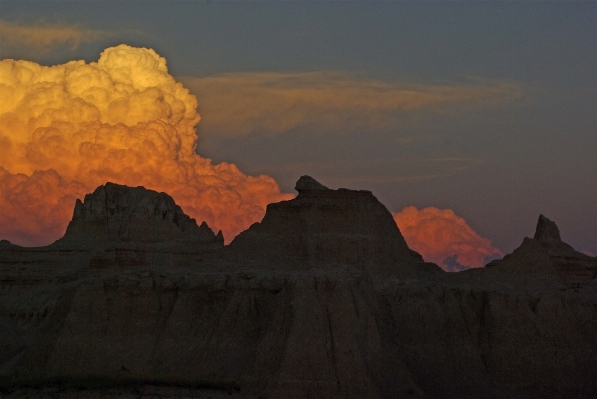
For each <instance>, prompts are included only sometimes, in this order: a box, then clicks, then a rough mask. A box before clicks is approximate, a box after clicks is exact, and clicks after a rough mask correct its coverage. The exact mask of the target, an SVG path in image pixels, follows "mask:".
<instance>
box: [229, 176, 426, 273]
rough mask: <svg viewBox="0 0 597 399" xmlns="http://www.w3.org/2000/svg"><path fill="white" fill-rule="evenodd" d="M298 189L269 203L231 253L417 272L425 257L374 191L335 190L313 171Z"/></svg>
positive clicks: (283, 262)
mask: <svg viewBox="0 0 597 399" xmlns="http://www.w3.org/2000/svg"><path fill="white" fill-rule="evenodd" d="M296 190H297V191H298V196H297V197H296V198H294V199H292V200H290V201H282V202H278V203H275V204H270V205H268V207H267V212H266V214H265V217H264V218H263V220H262V221H261V223H256V224H254V225H252V226H251V227H250V228H249V229H248V230H247V231H244V232H242V233H241V234H239V236H238V237H237V238H236V239H235V240H234V241H233V242H232V243H231V244H230V247H229V248H228V250H227V256H228V257H229V258H235V259H238V260H240V261H241V262H245V263H246V262H249V263H254V264H258V265H261V266H262V267H266V268H274V269H294V270H307V269H311V268H316V267H319V268H321V267H330V266H333V265H354V266H356V267H359V268H361V269H363V270H365V271H367V272H369V273H371V274H372V275H382V276H388V275H395V276H400V277H414V276H415V275H416V273H417V266H418V263H419V261H420V259H417V258H416V256H413V253H412V251H411V250H410V249H409V248H408V246H407V245H406V242H405V241H404V238H403V237H402V234H401V233H400V230H398V227H397V226H396V223H395V222H394V220H393V218H392V215H391V214H390V212H389V211H388V210H387V209H386V208H385V207H384V206H383V205H382V204H381V203H380V202H379V201H378V200H377V198H375V197H374V196H373V194H372V193H371V192H370V191H364V190H362V191H355V190H348V189H342V188H341V189H338V190H331V189H329V188H327V187H325V186H323V185H322V184H320V183H319V182H317V181H315V180H314V179H313V178H311V177H309V176H302V177H301V178H300V179H299V180H298V182H297V183H296Z"/></svg>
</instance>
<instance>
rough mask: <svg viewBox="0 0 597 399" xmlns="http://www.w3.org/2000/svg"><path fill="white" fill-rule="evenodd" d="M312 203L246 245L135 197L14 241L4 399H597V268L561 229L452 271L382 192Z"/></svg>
mask: <svg viewBox="0 0 597 399" xmlns="http://www.w3.org/2000/svg"><path fill="white" fill-rule="evenodd" d="M297 191H298V192H299V195H298V196H297V198H295V199H293V200H291V201H285V202H281V203H278V204H271V205H269V206H268V209H267V213H266V216H265V217H264V219H263V221H262V222H261V223H258V224H255V225H253V226H252V227H251V228H250V229H249V230H248V231H246V232H244V233H242V234H241V235H239V236H238V237H237V239H236V240H234V242H233V243H231V244H230V245H229V246H226V247H225V246H223V245H222V243H221V237H218V236H215V235H214V234H213V232H210V231H208V230H207V229H206V227H205V226H203V225H202V226H197V225H196V223H194V221H193V220H192V219H190V218H188V217H186V216H185V215H184V214H183V213H182V211H181V210H180V208H178V207H177V206H176V205H175V204H174V202H173V201H172V200H171V198H169V197H168V196H167V195H165V194H160V193H155V192H152V191H149V190H144V189H143V188H127V187H123V186H116V185H106V186H105V187H100V188H98V189H97V190H96V191H95V192H94V193H93V194H91V195H90V196H87V197H86V198H85V200H84V201H83V202H79V203H77V205H76V210H75V213H74V216H73V221H72V222H71V224H70V225H69V227H68V230H67V233H66V234H65V237H64V238H63V239H61V240H59V241H58V242H56V243H55V244H53V245H50V246H48V247H41V248H29V249H26V248H21V247H18V246H16V245H12V244H10V243H8V242H4V241H2V242H0V397H1V396H2V395H4V396H5V397H7V398H22V397H32V396H44V395H45V396H44V397H52V398H54V397H56V398H58V397H61V398H70V397H72V398H75V397H76V398H78V399H81V398H92V397H100V396H101V395H104V396H101V397H111V396H119V397H131V398H149V397H151V398H162V397H163V398H165V397H172V396H176V397H183V396H184V397H194V398H207V397H224V396H226V397H229V396H236V397H238V398H241V397H267V398H442V399H443V398H480V397H483V398H513V399H514V398H529V399H530V398H537V397H542V398H563V397H574V398H594V397H596V395H597V380H595V378H594V376H595V375H597V283H596V279H595V277H594V274H593V275H591V273H594V270H595V269H594V265H595V262H597V259H596V258H591V257H587V256H585V255H582V254H579V253H577V252H575V251H574V250H573V249H572V248H571V247H569V246H568V245H566V244H564V243H563V242H562V241H561V239H560V237H559V232H558V230H557V227H556V226H555V224H553V222H551V221H549V220H548V219H547V218H544V217H540V219H539V223H538V228H537V233H536V234H535V238H525V239H524V241H523V243H522V245H521V246H520V247H519V248H518V249H516V250H515V251H514V253H512V254H511V255H508V256H506V257H504V259H503V260H500V261H494V262H492V263H491V264H490V265H489V266H490V267H487V268H485V269H470V270H466V271H464V272H460V273H444V272H441V271H439V268H437V267H435V266H433V265H430V264H426V263H424V262H423V261H422V259H421V258H420V256H419V255H418V254H416V253H414V252H412V251H410V250H409V249H408V247H407V246H406V244H405V243H404V240H403V238H402V235H401V234H400V232H399V230H398V228H397V227H396V225H395V224H394V223H393V221H392V217H391V215H390V214H389V212H388V211H387V210H386V209H385V208H384V207H383V206H382V205H381V204H380V203H379V202H378V201H377V200H376V199H375V197H374V196H373V195H372V194H371V193H370V192H366V191H353V190H346V189H339V190H330V189H328V188H326V187H324V186H323V185H321V184H319V183H318V182H316V181H315V180H313V179H312V178H309V177H306V176H304V177H301V179H300V180H299V181H298V182H297ZM390 221H392V223H390ZM185 251H186V252H185ZM105 254H107V255H105ZM100 255H101V256H100ZM104 255H105V256H104ZM581 255H582V256H581ZM102 256H103V257H102ZM106 259H107V260H106ZM580 264H582V265H583V266H582V267H584V269H583V270H588V271H589V272H588V273H586V274H583V277H582V279H580V280H579V279H578V278H576V277H575V278H572V277H570V276H573V275H574V276H576V275H577V274H575V273H576V271H577V270H578V268H580V267H581V266H579V265H580ZM571 265H573V266H571ZM434 268H435V269H434ZM433 270H435V271H436V272H433ZM574 270H576V271H574ZM581 280H582V281H581ZM98 386H99V387H98ZM218 395H219V396H218Z"/></svg>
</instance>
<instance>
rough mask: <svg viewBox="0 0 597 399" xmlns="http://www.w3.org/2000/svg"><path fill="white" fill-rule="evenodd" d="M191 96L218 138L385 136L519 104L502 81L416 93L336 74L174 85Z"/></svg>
mask: <svg viewBox="0 0 597 399" xmlns="http://www.w3.org/2000/svg"><path fill="white" fill-rule="evenodd" d="M181 80H182V81H183V82H184V83H185V85H186V86H187V87H189V89H190V90H191V91H192V92H194V93H196V94H197V95H198V96H199V99H200V101H201V104H200V112H201V113H202V114H203V115H205V118H204V121H203V124H202V129H204V131H205V132H207V133H209V134H218V135H222V136H237V135H247V134H250V133H251V132H253V131H258V132H261V133H267V134H280V133H284V132H287V131H289V130H291V129H294V128H297V127H311V128H315V129H318V130H336V131H337V130H343V129H354V128H366V129H368V130H369V129H370V130H373V129H386V128H392V127H397V126H403V125H405V124H407V123H411V122H412V121H413V118H415V117H416V116H417V115H418V113H419V112H422V111H432V112H437V113H446V114H453V113H460V112H464V111H466V110H470V109H475V108H479V107H487V106H496V105H498V104H501V103H504V102H507V101H512V100H515V99H519V98H522V97H524V96H525V90H524V88H523V86H522V85H520V84H519V83H516V82H512V81H508V80H479V79H476V80H471V81H470V82H469V83H468V84H453V85H423V84H404V83H395V82H388V81H383V80H375V79H362V78H358V77H355V76H353V75H350V74H347V73H343V72H310V73H267V72H262V73H226V74H220V75H216V76H210V77H202V78H182V79H181Z"/></svg>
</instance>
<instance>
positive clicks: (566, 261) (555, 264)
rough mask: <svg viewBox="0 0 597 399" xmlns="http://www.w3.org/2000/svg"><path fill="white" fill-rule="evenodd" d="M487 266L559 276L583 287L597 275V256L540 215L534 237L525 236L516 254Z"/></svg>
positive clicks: (575, 286)
mask: <svg viewBox="0 0 597 399" xmlns="http://www.w3.org/2000/svg"><path fill="white" fill-rule="evenodd" d="M487 267H489V268H492V267H499V268H504V269H506V270H509V271H510V272H512V273H518V274H520V273H530V272H532V273H535V274H543V275H545V276H553V277H554V278H556V277H555V276H557V278H558V279H559V280H560V281H562V282H563V283H564V284H566V285H567V286H569V287H572V288H582V287H584V286H585V285H586V284H589V283H591V282H593V281H595V278H596V277H597V258H594V257H591V256H588V255H585V254H583V253H581V252H577V251H575V250H574V248H572V247H571V246H570V245H568V244H566V243H565V242H563V241H562V239H561V238H560V230H559V229H558V226H557V225H556V224H555V223H554V222H552V221H551V220H549V219H548V218H546V217H545V216H543V215H539V220H538V221H537V228H536V230H535V235H534V238H532V239H531V238H525V239H524V241H523V243H522V245H521V246H520V247H519V248H517V249H516V250H515V251H514V253H512V255H507V256H505V257H504V259H503V260H496V261H493V262H491V263H489V264H488V265H487Z"/></svg>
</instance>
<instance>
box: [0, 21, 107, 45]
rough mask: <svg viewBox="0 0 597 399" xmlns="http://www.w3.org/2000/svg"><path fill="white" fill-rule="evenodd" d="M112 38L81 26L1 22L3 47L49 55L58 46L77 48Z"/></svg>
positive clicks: (0, 31)
mask: <svg viewBox="0 0 597 399" xmlns="http://www.w3.org/2000/svg"><path fill="white" fill-rule="evenodd" d="M108 36H111V34H110V33H108V32H105V31H102V30H97V29H89V28H85V27H83V26H81V25H68V24H50V23H46V22H38V23H35V24H23V23H18V22H12V21H5V20H0V42H1V43H2V46H3V47H15V46H27V47H29V48H32V49H35V50H36V51H38V52H42V53H47V52H49V51H50V50H52V49H53V48H54V47H56V46H69V47H70V48H73V49H75V48H77V47H79V46H80V45H81V44H82V43H88V42H93V41H96V40H100V39H103V38H105V37H108Z"/></svg>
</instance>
